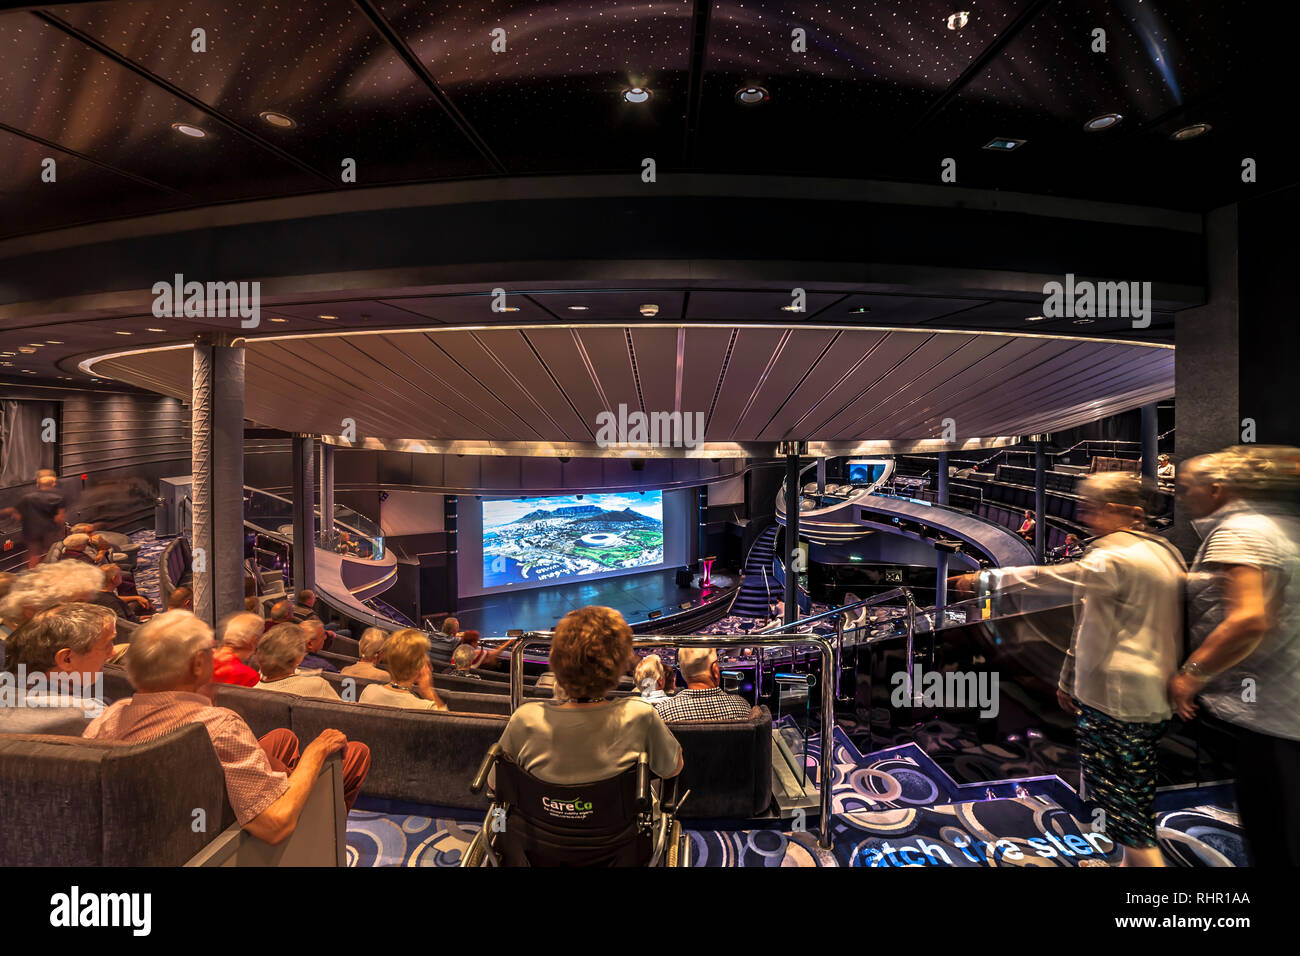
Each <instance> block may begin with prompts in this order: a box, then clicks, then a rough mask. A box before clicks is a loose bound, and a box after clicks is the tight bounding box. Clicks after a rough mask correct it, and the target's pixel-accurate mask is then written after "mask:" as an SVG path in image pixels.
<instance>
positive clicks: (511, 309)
mask: <svg viewBox="0 0 1300 956" xmlns="http://www.w3.org/2000/svg"><path fill="white" fill-rule="evenodd" d="M500 311H501V312H518V311H519V306H517V305H503V306H501V309H500Z"/></svg>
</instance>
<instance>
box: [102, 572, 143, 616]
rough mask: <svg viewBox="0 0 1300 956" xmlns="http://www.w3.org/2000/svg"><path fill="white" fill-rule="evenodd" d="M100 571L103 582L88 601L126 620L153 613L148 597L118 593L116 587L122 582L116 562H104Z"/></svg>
mask: <svg viewBox="0 0 1300 956" xmlns="http://www.w3.org/2000/svg"><path fill="white" fill-rule="evenodd" d="M102 573H103V575H104V584H103V586H102V587H100V589H99V590H98V591H97V592H95V594H94V595H93V596H92V597H91V598H90V603H92V604H98V605H100V606H101V607H106V608H108V609H109V610H110V611H112V612H113V613H114V614H116V615H117V616H118V617H120V618H122V619H123V620H126V621H138V620H140V618H141V616H142V615H143V616H146V617H147V616H149V615H151V614H153V605H152V604H150V603H149V599H148V598H144V597H141V596H140V595H138V594H128V595H125V596H123V595H121V594H119V593H118V588H119V587H120V586H121V584H122V569H121V568H119V567H118V566H117V565H116V564H106V565H104V567H103V570H102Z"/></svg>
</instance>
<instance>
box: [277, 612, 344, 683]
mask: <svg viewBox="0 0 1300 956" xmlns="http://www.w3.org/2000/svg"><path fill="white" fill-rule="evenodd" d="M298 627H301V628H302V629H303V632H304V633H305V634H306V636H307V656H306V657H304V658H303V659H302V666H303V667H304V668H306V669H309V670H314V671H329V672H330V673H331V674H337V673H338V668H337V667H335V666H334V665H333V664H331V663H330V662H329V661H327V660H326V659H325V658H323V657H320V656H319V655H317V653H316V652H317V651H319V650H320V649H321V648H322V647H324V646H325V625H324V624H322V623H321V622H320V618H318V617H309V618H307V620H305V621H303V622H302V623H301V624H299V625H298ZM271 630H275V628H271Z"/></svg>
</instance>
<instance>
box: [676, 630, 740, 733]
mask: <svg viewBox="0 0 1300 956" xmlns="http://www.w3.org/2000/svg"><path fill="white" fill-rule="evenodd" d="M677 667H678V668H679V669H680V670H681V672H682V677H683V678H685V680H686V689H685V690H681V691H678V692H677V694H676V695H674V696H672V697H665V698H663V699H662V700H657V701H655V702H654V706H655V710H657V711H659V716H660V717H662V718H663V719H664V720H748V719H749V715H750V713H751V711H752V710H753V708H752V707H750V704H749V701H747V700H745V698H743V697H740V696H738V695H736V694H728V693H727V692H726V691H724V690H723V689H722V671H721V669H720V668H719V667H718V652H717V651H716V650H714V649H713V648H711V647H683V648H682V649H681V650H679V651H678V652H677Z"/></svg>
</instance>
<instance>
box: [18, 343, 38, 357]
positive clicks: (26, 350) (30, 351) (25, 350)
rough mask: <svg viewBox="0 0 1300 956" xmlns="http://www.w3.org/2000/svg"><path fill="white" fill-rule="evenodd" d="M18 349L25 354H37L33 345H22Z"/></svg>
mask: <svg viewBox="0 0 1300 956" xmlns="http://www.w3.org/2000/svg"><path fill="white" fill-rule="evenodd" d="M18 351H20V352H22V353H23V354H24V355H35V354H36V349H34V348H32V347H31V346H28V345H20V346H18Z"/></svg>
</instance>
